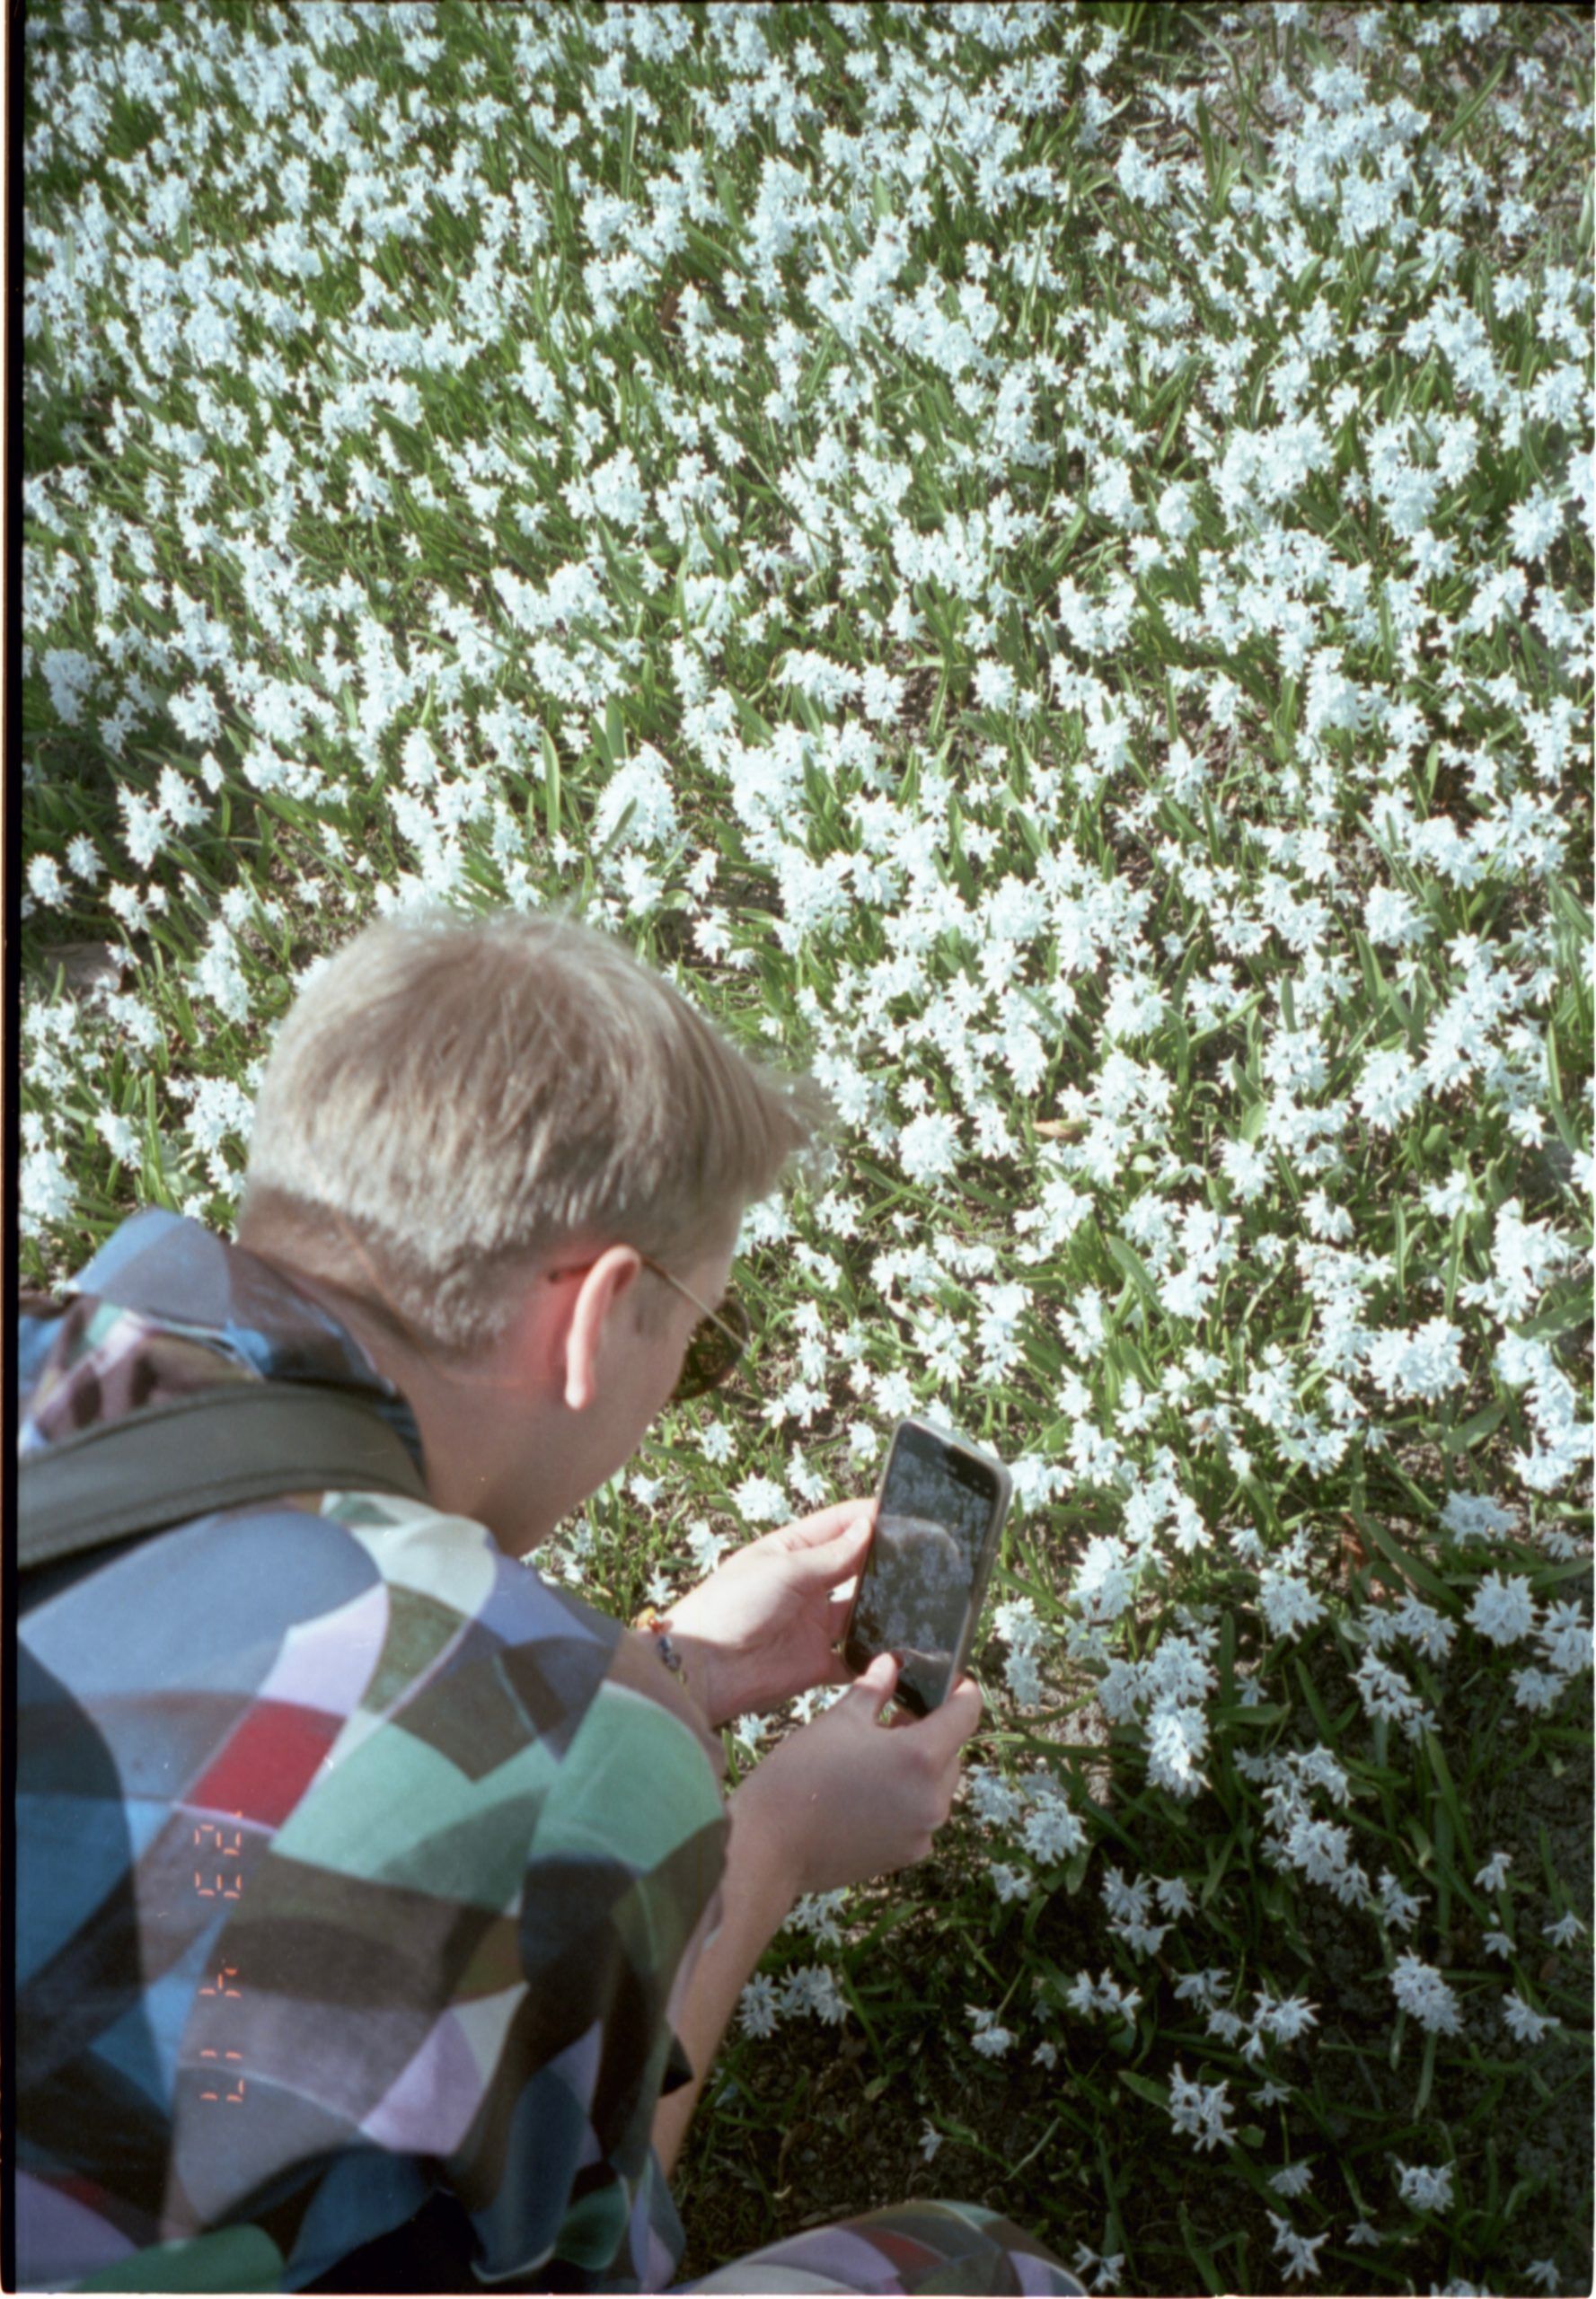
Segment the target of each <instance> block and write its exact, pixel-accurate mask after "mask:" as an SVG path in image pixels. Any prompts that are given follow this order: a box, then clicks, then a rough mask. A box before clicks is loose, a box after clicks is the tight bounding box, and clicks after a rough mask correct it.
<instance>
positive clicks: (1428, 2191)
mask: <svg viewBox="0 0 1596 2299" xmlns="http://www.w3.org/2000/svg"><path fill="white" fill-rule="evenodd" d="M1392 2160H1393V2161H1394V2162H1396V2161H1397V2159H1396V2158H1394V2157H1393V2159H1392ZM1397 2189H1398V2193H1399V2195H1400V2196H1401V2198H1402V2200H1403V2202H1404V2203H1410V2204H1411V2205H1412V2206H1413V2207H1414V2209H1415V2211H1450V2210H1451V2203H1452V2167H1451V2164H1450V2163H1440V2164H1437V2165H1435V2166H1434V2168H1433V2169H1431V2168H1428V2167H1426V2166H1425V2165H1424V2164H1423V2163H1413V2164H1408V2163H1403V2162H1397Z"/></svg>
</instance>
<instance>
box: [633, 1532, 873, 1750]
mask: <svg viewBox="0 0 1596 2299" xmlns="http://www.w3.org/2000/svg"><path fill="white" fill-rule="evenodd" d="M875 1516H876V1504H875V1502H874V1501H873V1500H869V1501H840V1502H836V1503H835V1505H834V1506H833V1507H832V1508H830V1509H819V1510H816V1512H815V1514H814V1515H813V1516H811V1517H800V1518H799V1519H798V1521H797V1523H796V1524H792V1525H783V1526H781V1527H780V1529H779V1530H778V1531H776V1532H773V1533H766V1534H765V1535H764V1536H763V1538H762V1539H760V1540H756V1541H750V1542H749V1544H748V1546H746V1547H745V1548H740V1549H737V1550H736V1551H735V1552H734V1553H733V1554H732V1555H730V1556H728V1557H727V1559H726V1561H725V1563H723V1564H721V1565H719V1566H718V1567H717V1569H716V1570H715V1571H714V1572H711V1573H710V1577H709V1579H708V1580H707V1581H701V1583H700V1584H699V1586H698V1587H697V1588H696V1589H694V1590H692V1592H691V1593H690V1594H689V1595H687V1596H685V1597H683V1599H682V1601H681V1602H680V1604H676V1605H673V1606H672V1607H671V1631H672V1634H673V1635H674V1636H675V1639H676V1641H677V1643H679V1644H680V1645H681V1647H682V1650H683V1659H684V1660H685V1661H686V1664H687V1670H688V1675H689V1677H690V1678H691V1679H692V1681H693V1683H694V1686H695V1688H699V1687H701V1697H702V1700H703V1704H704V1708H705V1712H706V1713H707V1714H708V1716H709V1720H710V1723H711V1724H712V1725H720V1724H725V1723H728V1722H730V1720H731V1719H732V1718H733V1717H734V1716H747V1715H750V1714H753V1713H757V1712H759V1711H762V1710H764V1709H767V1708H774V1707H776V1706H778V1705H779V1704H780V1702H782V1701H784V1700H789V1699H791V1697H792V1696H793V1695H794V1694H795V1693H800V1692H808V1691H810V1690H811V1689H812V1688H813V1687H815V1686H816V1685H845V1684H851V1682H852V1680H853V1671H852V1669H850V1668H849V1667H848V1666H847V1664H846V1663H845V1662H844V1661H843V1660H842V1658H841V1656H840V1655H839V1654H838V1653H836V1652H833V1650H832V1647H833V1645H834V1644H835V1643H836V1641H837V1639H838V1638H839V1637H840V1636H841V1635H842V1631H843V1628H844V1627H845V1626H846V1625H847V1620H848V1610H849V1606H850V1604H851V1601H852V1592H851V1590H843V1593H842V1595H841V1596H833V1594H832V1591H833V1590H835V1589H839V1588H842V1584H843V1583H844V1582H849V1581H853V1580H854V1579H855V1577H856V1576H857V1574H858V1572H859V1569H860V1565H861V1564H862V1563H864V1558H865V1552H866V1550H867V1549H868V1548H869V1545H870V1528H871V1526H872V1525H873V1523H874V1522H875Z"/></svg>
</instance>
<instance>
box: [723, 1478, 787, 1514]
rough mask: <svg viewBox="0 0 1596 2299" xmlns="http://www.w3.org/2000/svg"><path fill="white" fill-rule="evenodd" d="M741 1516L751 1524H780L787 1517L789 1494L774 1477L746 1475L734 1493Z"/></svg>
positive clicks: (734, 1503)
mask: <svg viewBox="0 0 1596 2299" xmlns="http://www.w3.org/2000/svg"><path fill="white" fill-rule="evenodd" d="M731 1498H732V1502H733V1505H734V1506H735V1508H736V1511H737V1514H738V1515H739V1516H740V1517H745V1518H746V1519H747V1520H748V1522H749V1523H750V1524H751V1525H780V1524H781V1523H783V1522H784V1521H785V1519H786V1517H787V1495H786V1493H783V1492H782V1490H781V1487H780V1485H779V1484H777V1483H776V1482H775V1480H774V1479H773V1478H772V1477H768V1476H745V1478H744V1479H743V1482H742V1484H739V1485H738V1486H736V1489H735V1490H734V1492H733V1493H732V1496H731Z"/></svg>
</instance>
